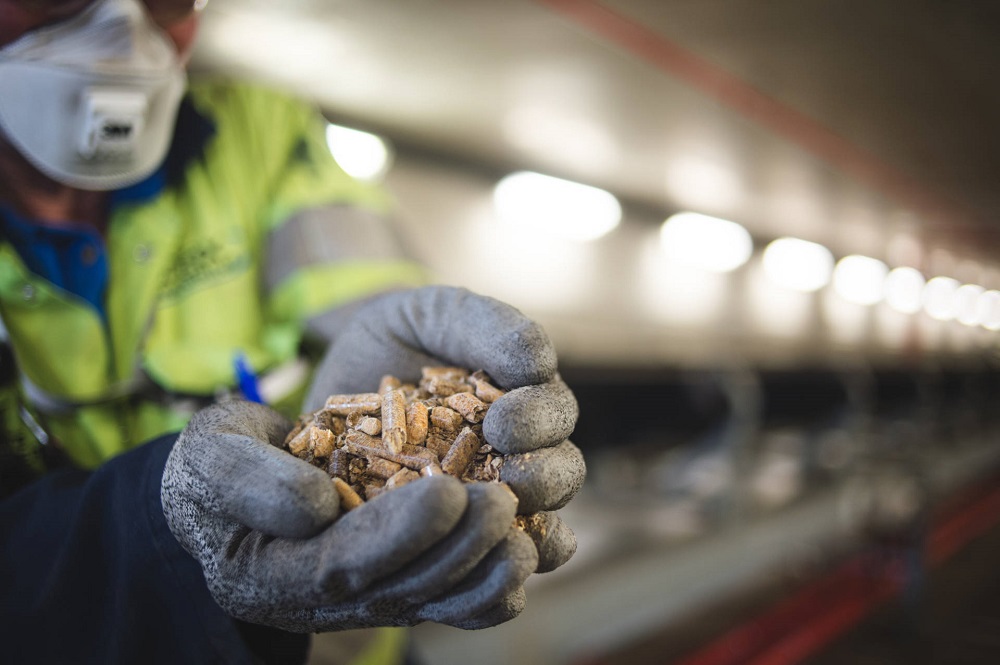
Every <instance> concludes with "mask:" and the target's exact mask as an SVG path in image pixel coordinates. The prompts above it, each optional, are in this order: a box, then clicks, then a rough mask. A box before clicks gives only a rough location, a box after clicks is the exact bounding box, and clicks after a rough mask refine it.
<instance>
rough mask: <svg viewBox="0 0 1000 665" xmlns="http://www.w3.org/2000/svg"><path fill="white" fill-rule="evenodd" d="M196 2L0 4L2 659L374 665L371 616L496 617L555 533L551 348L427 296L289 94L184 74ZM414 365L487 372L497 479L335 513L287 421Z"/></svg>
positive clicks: (571, 481) (375, 209)
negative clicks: (324, 635)
mask: <svg viewBox="0 0 1000 665" xmlns="http://www.w3.org/2000/svg"><path fill="white" fill-rule="evenodd" d="M202 4H204V3H198V2H195V1H194V0H145V2H140V1H139V0H0V90H2V91H3V93H2V95H0V232H2V237H0V318H2V322H3V336H4V347H3V356H2V357H0V374H2V376H3V379H4V380H3V386H2V388H0V414H2V417H3V427H4V429H3V438H2V442H0V495H2V496H3V499H2V502H0V534H2V539H0V542H2V544H0V556H2V561H3V565H2V567H0V635H2V637H3V640H2V645H3V646H2V647H0V649H2V650H3V651H2V652H3V653H4V656H5V658H6V657H10V659H11V660H12V662H20V663H30V662H101V663H114V662H171V663H176V662H216V661H218V662H234V663H242V662H302V661H303V660H304V659H305V658H306V654H307V652H308V636H309V634H311V633H315V632H326V631H338V632H339V631H346V630H348V629H355V628H365V629H368V628H377V629H378V630H377V631H375V632H374V633H371V632H370V631H365V632H364V633H363V634H364V635H366V636H372V635H374V637H371V639H366V640H364V641H365V642H366V644H365V648H364V650H363V651H360V652H357V653H355V654H353V655H355V656H357V657H358V658H360V659H365V662H381V663H390V662H398V661H399V659H400V657H401V653H402V652H401V649H400V646H401V639H402V638H401V637H400V634H399V633H398V632H395V631H392V630H391V629H388V627H401V626H412V625H414V624H416V623H419V622H421V621H437V622H441V623H445V624H448V625H453V626H457V627H460V628H466V629H475V628H484V627H488V626H493V625H497V624H499V623H501V622H504V621H507V620H510V619H512V618H514V617H515V616H517V614H518V613H519V612H520V611H521V609H522V608H523V606H524V602H525V596H524V590H523V583H524V581H525V579H526V578H527V576H528V575H530V574H531V573H532V572H534V571H536V570H537V571H543V570H549V569H552V568H555V567H558V566H559V565H561V564H563V563H565V561H566V560H567V559H568V558H569V557H570V556H571V555H572V554H573V552H574V551H575V538H574V537H573V534H572V532H571V531H570V530H569V529H568V528H567V527H566V526H565V525H564V524H563V523H562V522H561V521H560V520H559V517H558V514H557V513H556V512H555V511H557V510H558V509H559V508H561V507H562V506H563V505H565V504H566V502H568V501H569V500H570V499H571V498H572V497H573V495H575V493H576V492H577V491H578V490H579V488H580V485H581V484H582V482H583V479H584V476H585V472H586V468H585V464H584V461H583V458H582V455H581V454H580V451H579V450H578V449H577V448H575V446H573V445H572V443H570V442H569V441H568V438H567V437H568V436H569V435H570V434H571V432H572V430H573V428H574V426H575V422H576V414H577V411H576V409H577V406H576V402H575V399H574V398H573V395H572V392H571V391H570V390H569V389H568V387H566V385H565V384H564V383H563V382H562V381H561V379H560V377H559V374H558V371H557V362H556V355H555V352H554V350H553V347H552V344H551V342H550V341H549V339H548V338H547V337H546V335H545V333H544V330H542V329H541V327H540V326H538V325H537V324H536V323H535V322H533V321H531V320H529V319H527V318H526V317H524V316H523V315H522V314H521V313H520V312H518V311H517V310H516V309H514V308H512V307H510V306H509V305H506V304H504V303H502V302H499V301H496V300H494V299H492V298H488V297H484V296H480V295H478V294H474V293H471V292H469V291H467V290H465V289H462V288H457V287H448V286H437V285H422V284H423V282H424V280H425V277H424V275H423V272H422V270H421V269H420V267H419V266H418V265H417V264H416V263H415V262H414V261H412V260H409V259H407V257H406V256H405V253H404V252H402V250H401V249H400V244H399V243H398V241H397V240H396V239H395V238H394V236H393V234H392V232H391V227H390V225H389V224H388V222H387V221H386V220H387V216H386V215H387V213H388V204H387V199H386V197H385V196H384V195H383V194H382V193H381V192H379V191H377V190H375V189H373V188H371V187H370V186H367V185H362V184H360V183H358V182H355V181H353V180H351V179H350V178H349V177H347V176H346V174H344V173H343V171H341V170H340V169H339V168H338V167H337V165H336V163H335V162H334V161H333V159H332V158H331V156H330V155H329V152H328V150H327V149H326V146H325V142H324V139H323V121H322V118H321V116H319V115H318V114H317V113H316V112H315V111H314V110H313V109H312V108H311V107H310V106H308V105H306V104H303V103H301V102H300V101H298V100H296V99H294V98H292V97H290V96H287V95H284V94H280V93H277V92H274V91H270V90H264V89H261V88H258V87H255V86H252V85H248V84H234V83H231V82H221V81H204V82H201V81H199V82H188V81H187V80H186V74H185V64H186V60H187V58H188V56H189V54H190V50H191V47H192V44H193V40H194V38H195V34H196V29H197V24H198V8H199V6H200V5H202ZM302 354H305V355H307V356H308V357H309V359H310V360H312V361H314V362H315V361H317V360H319V359H321V360H320V361H319V363H318V367H317V368H316V369H315V372H314V373H312V374H311V375H309V376H310V379H308V380H307V379H301V378H300V380H298V381H296V380H294V379H295V378H296V377H297V376H298V377H301V376H302V374H303V373H302V372H301V368H302V362H301V358H300V355H302ZM434 364H450V365H457V366H463V367H469V368H481V369H484V370H485V371H487V372H488V373H489V374H490V375H491V376H492V377H493V378H494V379H495V380H496V381H497V382H498V383H499V384H500V385H501V386H502V387H504V388H505V389H507V390H508V392H507V393H506V395H504V397H502V398H500V399H499V400H497V401H496V402H495V403H494V404H493V406H492V407H491V409H490V410H489V412H488V414H487V419H486V420H485V421H484V423H483V433H484V436H485V438H486V440H487V441H488V442H489V443H490V444H491V445H493V446H494V447H495V448H496V449H497V450H499V451H500V452H502V453H505V454H509V455H517V456H519V457H518V460H519V463H518V464H517V465H512V468H513V467H517V468H518V469H520V475H519V476H518V478H516V479H515V478H513V477H511V478H510V482H509V483H507V485H508V486H509V487H510V489H511V490H512V491H507V490H506V489H504V486H502V485H499V484H477V483H473V484H462V483H460V482H459V481H457V480H456V479H454V478H450V477H429V478H421V479H420V480H417V481H414V482H412V483H410V484H408V485H406V486H405V487H402V488H400V489H398V490H394V491H392V492H387V493H385V494H384V495H382V496H380V497H378V498H377V499H375V500H372V501H369V502H367V503H365V504H364V505H362V506H360V507H358V508H355V509H353V510H351V511H350V512H346V513H343V511H342V509H341V507H340V504H339V501H338V499H337V496H336V493H335V491H334V490H333V487H332V484H331V483H330V481H329V478H328V476H327V475H326V474H325V473H324V472H323V471H321V470H319V469H317V468H315V467H312V466H310V465H308V464H305V463H304V462H302V461H301V460H298V459H296V458H295V457H293V456H291V455H288V454H287V453H285V452H283V451H281V450H279V446H280V444H281V441H282V440H283V437H284V435H285V433H286V432H287V431H288V430H289V428H290V427H291V423H290V422H289V420H288V416H290V415H294V414H296V413H298V412H300V411H309V410H312V409H315V408H317V407H318V406H319V405H321V404H322V402H323V400H324V399H325V396H326V395H330V394H335V393H338V392H360V391H370V390H371V389H372V386H374V385H377V383H378V379H379V378H380V377H381V376H382V375H383V374H389V373H391V374H395V375H397V376H401V377H412V376H415V375H418V374H419V368H420V367H423V366H426V365H434ZM290 379H291V380H290ZM248 398H252V400H256V401H251V399H248ZM263 401H267V402H268V404H263V403H259V402H263ZM178 433H179V434H178ZM518 512H522V513H524V512H531V513H535V512H537V513H539V514H540V515H541V516H543V518H544V519H545V520H547V525H548V528H547V530H546V533H547V536H546V538H545V539H543V540H541V541H538V542H535V541H533V540H532V539H531V538H529V537H527V536H526V535H525V534H524V533H522V532H520V531H519V530H517V529H516V528H514V527H513V526H512V524H513V522H514V519H513V518H514V515H515V513H518ZM342 513H343V514H342ZM358 662H360V661H358Z"/></svg>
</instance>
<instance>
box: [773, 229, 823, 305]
mask: <svg viewBox="0 0 1000 665" xmlns="http://www.w3.org/2000/svg"><path fill="white" fill-rule="evenodd" d="M763 261H764V272H765V273H766V274H767V277H768V279H770V280H771V281H772V282H774V283H775V284H778V285H779V286H783V287H785V288H788V289H793V290H795V291H803V292H806V293H808V292H810V291H817V290H819V289H821V288H823V287H824V286H826V285H827V284H828V283H829V282H830V274H831V273H832V272H833V254H831V253H830V250H828V249H827V248H826V247H824V246H823V245H819V244H816V243H814V242H809V241H807V240H800V239H798V238H779V239H778V240H775V241H773V242H772V243H771V244H769V245H768V246H767V248H766V249H765V250H764V257H763Z"/></svg>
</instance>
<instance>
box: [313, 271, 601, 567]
mask: <svg viewBox="0 0 1000 665" xmlns="http://www.w3.org/2000/svg"><path fill="white" fill-rule="evenodd" d="M428 365H452V366H458V367H465V368H468V369H482V370H485V371H486V373H487V374H489V375H490V377H491V378H492V379H493V380H494V381H495V382H496V383H497V384H498V385H499V386H500V387H502V388H504V389H505V390H508V391H509V392H508V393H507V394H506V395H504V396H503V397H501V398H500V399H498V400H497V401H496V402H494V403H493V405H492V406H491V407H490V409H489V411H487V413H486V419H485V420H484V421H483V435H484V437H485V438H486V441H487V442H488V443H489V444H490V445H492V446H493V447H494V448H496V449H497V450H499V451H500V452H501V453H503V454H505V455H510V457H508V459H507V462H506V463H505V464H504V467H503V469H502V470H501V480H503V481H505V482H507V483H508V484H509V485H510V487H511V489H512V490H513V491H514V493H515V494H516V495H517V497H518V499H519V504H518V512H519V513H521V514H528V513H535V512H539V511H543V512H544V511H554V510H557V509H559V508H561V507H563V506H564V505H566V503H567V502H568V501H569V500H570V499H572V498H573V496H574V495H575V494H576V493H577V491H578V490H579V489H580V487H581V486H582V485H583V481H584V477H585V476H586V466H585V464H584V460H583V455H582V454H581V452H580V450H579V448H577V447H576V446H574V445H573V444H572V443H571V442H570V441H568V440H567V439H566V437H568V436H569V435H570V433H572V431H573V428H574V427H575V425H576V419H577V416H578V413H579V412H578V408H577V403H576V398H575V397H573V393H572V392H571V391H570V390H569V388H568V387H567V386H566V384H565V383H563V381H562V380H561V379H560V378H559V375H558V374H557V372H556V353H555V350H554V348H553V347H552V343H551V342H550V341H549V338H548V336H547V335H546V334H545V331H544V330H543V329H542V328H541V326H539V325H538V324H537V323H535V322H534V321H532V320H530V319H528V318H527V317H525V316H524V315H523V314H521V312H519V311H518V310H516V309H514V308H513V307H511V306H510V305H506V304H504V303H502V302H500V301H498V300H495V299H493V298H488V297H485V296H480V295H477V294H475V293H472V292H470V291H467V290H466V289H460V288H453V287H443V286H428V287H423V288H418V289H410V290H405V291H397V292H394V293H389V294H386V295H382V296H378V297H376V298H373V299H372V300H370V301H369V302H368V303H367V304H365V305H364V306H362V307H358V308H355V309H353V310H352V312H351V317H350V320H349V321H348V322H347V323H346V324H345V325H344V326H343V327H342V328H341V329H340V331H339V334H338V335H337V337H336V339H335V340H334V342H333V343H332V344H331V346H330V348H329V349H328V350H327V352H326V355H325V357H324V358H323V361H322V362H321V363H320V365H319V367H318V369H317V371H316V376H315V378H314V380H313V384H312V386H311V387H310V390H309V394H308V396H307V397H306V404H305V410H306V411H313V410H315V409H318V408H320V407H322V406H323V404H324V402H325V401H326V398H327V397H328V396H329V395H335V394H344V393H358V392H369V391H371V390H372V389H373V388H374V387H375V386H378V384H379V380H380V379H381V377H382V376H383V375H385V374H392V375H394V376H396V377H399V378H400V379H403V380H414V381H415V380H416V379H418V378H419V377H420V375H421V368H422V367H424V366H428ZM546 519H547V520H548V523H547V524H548V528H547V529H546V531H545V533H546V536H545V540H544V542H538V543H536V545H538V547H539V555H540V561H539V568H538V570H539V572H542V571H546V570H552V569H553V568H556V567H558V566H560V565H562V564H563V563H565V562H566V561H567V560H569V558H570V557H571V556H572V555H573V553H574V552H575V551H576V537H575V536H574V535H573V532H572V531H571V530H570V529H569V528H568V527H567V526H566V525H565V524H564V523H563V522H562V521H561V520H560V519H559V517H558V516H557V515H555V514H549V515H547V516H546Z"/></svg>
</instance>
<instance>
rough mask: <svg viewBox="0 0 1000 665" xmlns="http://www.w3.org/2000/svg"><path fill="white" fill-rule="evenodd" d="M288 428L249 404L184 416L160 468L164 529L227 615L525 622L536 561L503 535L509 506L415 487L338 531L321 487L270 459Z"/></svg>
mask: <svg viewBox="0 0 1000 665" xmlns="http://www.w3.org/2000/svg"><path fill="white" fill-rule="evenodd" d="M290 427H291V424H290V423H289V422H288V421H286V420H285V419H284V418H283V417H282V416H280V415H279V414H278V413H276V412H275V411H273V410H271V409H269V408H268V407H266V406H263V405H260V404H254V403H250V402H242V401H234V402H226V403H222V404H217V405H214V406H211V407H208V408H206V409H204V410H202V411H199V412H198V413H196V414H195V416H194V418H193V419H192V420H191V423H190V424H189V425H188V427H187V428H185V430H184V431H183V432H182V433H181V435H180V437H179V438H178V439H177V443H176V444H175V445H174V448H173V450H172V451H171V453H170V456H169V457H168V459H167V463H166V467H165V469H164V472H163V483H162V487H161V499H162V505H163V512H164V514H165V515H166V518H167V524H168V525H169V526H170V530H171V531H172V532H173V534H174V536H175V537H176V538H177V540H178V541H179V542H180V544H181V545H182V546H183V547H184V548H185V549H186V550H187V551H188V552H190V553H191V555H192V556H194V558H195V559H197V561H198V562H199V563H200V564H201V567H202V569H203V571H204V573H205V580H206V582H207V583H208V588H209V590H210V592H211V593H212V596H213V598H215V600H216V602H218V603H219V605H220V606H221V607H222V608H223V609H224V610H226V611H227V612H228V613H229V614H231V615H232V616H234V617H236V618H238V619H242V620H244V621H248V622H251V623H258V624H265V625H270V626H275V627H278V628H282V629H284V630H288V631H293V632H320V631H331V630H343V629H348V628H363V627H374V626H409V625H414V624H416V623H419V622H421V621H437V622H441V623H446V624H450V625H453V626H458V627H461V628H484V627H487V626H492V625H495V624H497V623H501V622H503V621H506V620H509V619H511V618H513V617H514V616H516V615H517V614H518V613H519V612H520V611H521V609H523V607H524V594H523V590H522V585H523V583H524V580H525V579H526V578H527V577H528V576H529V575H530V574H531V572H532V571H533V570H534V569H535V568H536V566H537V563H538V559H537V553H536V550H535V547H533V546H532V542H531V539H530V538H529V537H528V536H527V535H525V534H524V533H521V532H519V531H517V529H515V528H514V527H513V526H512V523H513V520H514V515H515V510H516V500H515V498H514V497H513V496H512V495H511V492H509V491H507V490H506V489H504V488H503V487H502V486H499V485H487V484H484V483H474V484H469V485H463V484H462V483H461V482H459V481H458V480H456V479H454V478H451V477H447V476H440V477H434V478H421V479H420V480H416V481H413V482H412V483H410V484H408V485H406V486H404V487H401V488H399V489H396V490H394V491H392V492H387V493H386V494H384V495H382V496H379V497H377V498H376V499H373V500H371V501H369V502H367V503H365V504H363V505H361V506H360V507H358V508H355V509H354V510H352V511H350V512H348V513H346V514H343V515H339V519H338V514H339V512H340V504H339V500H338V497H337V494H336V491H335V490H334V488H333V484H332V483H331V481H330V478H329V477H328V476H327V475H326V474H325V473H324V472H323V471H321V470H319V469H317V468H315V467H313V466H310V465H309V464H307V463H305V462H303V461H302V460H299V459H297V458H295V457H294V456H292V455H290V454H289V453H287V452H285V451H283V450H280V449H279V448H278V446H280V445H281V443H282V441H283V440H284V437H285V434H286V433H287V432H288V430H289V429H290Z"/></svg>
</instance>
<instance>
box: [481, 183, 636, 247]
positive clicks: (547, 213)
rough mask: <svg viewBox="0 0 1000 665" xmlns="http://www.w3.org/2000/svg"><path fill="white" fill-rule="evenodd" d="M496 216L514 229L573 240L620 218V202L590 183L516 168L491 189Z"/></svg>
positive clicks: (595, 232) (591, 234)
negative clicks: (518, 170) (517, 170)
mask: <svg viewBox="0 0 1000 665" xmlns="http://www.w3.org/2000/svg"><path fill="white" fill-rule="evenodd" d="M493 204H494V206H495V209H496V213H497V217H498V218H499V219H500V221H501V222H503V223H504V224H507V225H509V226H510V227H512V228H515V229H521V230H524V231H531V232H533V233H542V234H545V235H549V236H553V237H558V238H563V239H568V240H577V241H588V240H596V239H597V238H600V237H601V236H603V235H605V234H606V233H608V232H610V231H611V230H612V229H614V228H615V227H616V226H618V224H619V223H620V222H621V218H622V209H621V205H620V204H619V203H618V199H616V198H615V197H614V196H613V195H612V194H610V193H609V192H606V191H604V190H603V189H598V188H597V187H591V186H590V185H581V184H580V183H576V182H571V181H569V180H563V179H561V178H554V177H552V176H547V175H542V174H541V173H533V172H530V171H520V172H518V173H512V174H510V175H508V176H506V177H504V178H503V179H502V180H500V182H498V183H497V185H496V187H495V188H494V190H493Z"/></svg>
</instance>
